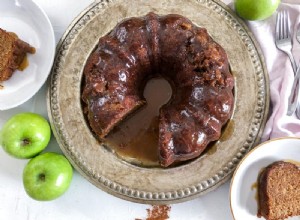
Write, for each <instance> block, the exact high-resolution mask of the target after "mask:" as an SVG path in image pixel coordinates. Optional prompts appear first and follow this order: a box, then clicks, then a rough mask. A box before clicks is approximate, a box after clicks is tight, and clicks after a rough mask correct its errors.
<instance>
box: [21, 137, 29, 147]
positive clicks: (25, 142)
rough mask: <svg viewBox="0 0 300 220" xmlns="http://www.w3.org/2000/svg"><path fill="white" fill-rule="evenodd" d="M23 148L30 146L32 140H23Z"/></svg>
mask: <svg viewBox="0 0 300 220" xmlns="http://www.w3.org/2000/svg"><path fill="white" fill-rule="evenodd" d="M21 144H22V146H26V145H29V144H30V140H29V139H28V138H24V139H23V140H22V143H21Z"/></svg>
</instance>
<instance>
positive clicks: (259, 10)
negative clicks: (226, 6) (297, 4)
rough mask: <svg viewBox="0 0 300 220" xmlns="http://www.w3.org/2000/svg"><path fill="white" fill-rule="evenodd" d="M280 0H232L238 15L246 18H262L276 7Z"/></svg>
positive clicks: (266, 16) (269, 14)
mask: <svg viewBox="0 0 300 220" xmlns="http://www.w3.org/2000/svg"><path fill="white" fill-rule="evenodd" d="M279 3H280V0H234V7H235V10H236V12H237V13H238V15H239V16H241V17H242V18H244V19H247V20H264V19H266V18H268V17H270V16H271V15H272V14H273V13H274V12H275V11H276V9H277V8H278V5H279Z"/></svg>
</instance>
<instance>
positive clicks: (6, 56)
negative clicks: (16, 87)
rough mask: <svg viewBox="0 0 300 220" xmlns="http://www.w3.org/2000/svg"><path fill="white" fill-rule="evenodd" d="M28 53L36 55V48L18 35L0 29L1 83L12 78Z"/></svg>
mask: <svg viewBox="0 0 300 220" xmlns="http://www.w3.org/2000/svg"><path fill="white" fill-rule="evenodd" d="M27 53H31V54H33V53H35V48H34V47H32V46H30V45H29V44H28V43H26V42H24V41H22V40H21V39H19V38H18V36H17V35H16V34H14V33H11V32H6V31H5V30H3V29H1V28H0V82H2V81H5V80H8V79H9V78H10V77H11V76H12V74H13V73H14V71H15V70H16V69H18V68H19V67H20V65H21V63H22V62H23V60H24V58H25V56H26V54H27Z"/></svg>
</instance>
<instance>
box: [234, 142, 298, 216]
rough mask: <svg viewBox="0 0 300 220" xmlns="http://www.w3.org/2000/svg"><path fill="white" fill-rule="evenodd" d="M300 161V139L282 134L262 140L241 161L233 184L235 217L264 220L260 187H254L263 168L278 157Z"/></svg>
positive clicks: (279, 158) (278, 158)
mask: <svg viewBox="0 0 300 220" xmlns="http://www.w3.org/2000/svg"><path fill="white" fill-rule="evenodd" d="M278 160H285V161H286V160H287V161H297V162H300V139H299V138H280V139H274V140H270V141H267V142H265V143H262V144H261V145H259V146H258V147H256V148H254V149H253V150H252V151H250V152H249V153H248V154H247V155H246V156H245V158H244V159H243V160H242V161H241V163H240V164H239V165H238V167H237V169H236V171H235V173H234V174H233V178H232V180H231V187H230V207H231V213H232V215H233V218H234V219H235V220H245V219H247V220H254V219H257V220H263V219H264V218H258V217H257V200H256V199H255V195H256V190H257V189H253V186H254V185H255V183H256V181H257V176H258V174H259V172H260V171H261V169H263V168H264V167H266V166H268V165H269V164H271V163H273V162H275V161H278ZM292 219H295V220H296V219H300V217H293V218H289V220H292Z"/></svg>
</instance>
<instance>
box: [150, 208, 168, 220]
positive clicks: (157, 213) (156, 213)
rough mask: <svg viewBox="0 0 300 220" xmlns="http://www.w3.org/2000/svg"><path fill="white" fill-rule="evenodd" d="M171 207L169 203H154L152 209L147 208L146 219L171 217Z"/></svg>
mask: <svg viewBox="0 0 300 220" xmlns="http://www.w3.org/2000/svg"><path fill="white" fill-rule="evenodd" d="M170 210H171V207H170V206H168V205H153V206H152V209H147V213H148V216H147V218H146V220H166V219H169V212H170Z"/></svg>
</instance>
